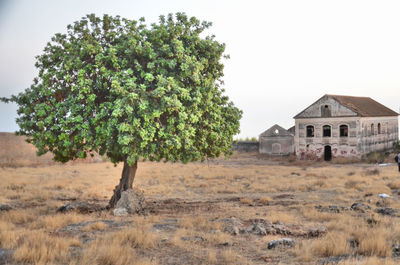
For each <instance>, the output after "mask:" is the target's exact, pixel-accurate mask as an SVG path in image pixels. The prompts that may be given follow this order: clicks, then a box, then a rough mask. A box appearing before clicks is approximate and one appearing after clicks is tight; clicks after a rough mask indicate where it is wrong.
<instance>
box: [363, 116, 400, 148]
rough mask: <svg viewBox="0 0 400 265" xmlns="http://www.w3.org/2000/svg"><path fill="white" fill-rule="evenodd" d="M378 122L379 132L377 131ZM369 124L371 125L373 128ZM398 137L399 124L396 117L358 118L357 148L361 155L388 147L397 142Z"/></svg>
mask: <svg viewBox="0 0 400 265" xmlns="http://www.w3.org/2000/svg"><path fill="white" fill-rule="evenodd" d="M379 124H380V132H378V125H379ZM371 125H373V129H372V126H371ZM398 139H399V125H398V118H397V117H379V118H374V117H371V118H370V117H368V118H367V117H365V118H360V143H359V149H360V152H361V154H362V155H366V154H368V153H371V152H374V151H381V150H387V149H390V148H392V147H393V145H394V144H396V143H397V142H398Z"/></svg>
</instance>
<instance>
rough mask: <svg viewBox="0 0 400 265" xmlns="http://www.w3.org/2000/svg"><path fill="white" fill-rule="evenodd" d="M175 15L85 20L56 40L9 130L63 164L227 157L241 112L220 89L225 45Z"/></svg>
mask: <svg viewBox="0 0 400 265" xmlns="http://www.w3.org/2000/svg"><path fill="white" fill-rule="evenodd" d="M210 26H211V23H209V22H201V21H199V20H198V19H197V18H195V17H190V18H189V17H187V16H186V15H185V14H184V13H177V14H175V15H172V14H169V15H168V16H166V17H165V16H160V18H159V22H158V23H153V24H151V25H150V26H148V25H146V24H145V20H144V19H140V20H139V21H135V20H130V19H125V18H120V17H119V16H115V17H112V16H109V15H104V16H103V17H102V18H100V17H96V16H95V15H94V14H91V15H87V16H86V17H83V18H82V19H81V20H79V21H77V22H75V23H73V24H72V25H68V27H67V29H68V30H67V33H66V34H61V33H58V34H55V36H54V37H52V39H51V42H49V43H48V44H47V45H46V47H45V48H44V51H43V54H41V55H39V56H37V62H36V67H37V68H38V70H39V73H38V76H37V77H36V78H35V79H34V81H33V84H32V85H31V86H30V88H27V89H26V90H25V91H24V92H22V93H20V94H18V95H17V96H12V97H11V98H10V99H3V101H14V102H16V103H17V104H18V106H19V108H18V118H17V120H16V121H17V124H18V125H19V127H20V130H19V132H18V134H20V135H26V136H28V141H29V142H31V143H33V144H34V145H35V146H36V147H37V149H38V154H39V155H40V154H44V153H46V152H49V151H50V152H52V153H53V154H54V159H55V160H57V161H61V162H66V161H69V160H71V159H76V158H85V157H86V156H87V155H88V154H93V153H94V152H98V153H99V154H101V155H107V156H108V157H109V158H110V159H111V161H112V162H114V163H117V162H120V161H125V162H127V163H128V164H130V165H131V164H133V163H135V162H136V161H138V160H146V159H149V160H152V161H154V160H155V161H160V160H165V161H183V162H189V161H194V160H204V159H205V158H208V157H210V158H212V157H218V156H220V155H221V154H229V153H230V152H231V148H232V137H233V135H235V134H236V133H238V132H239V120H240V118H241V115H242V112H241V111H240V110H239V109H238V108H236V107H235V106H234V105H233V103H232V102H231V101H230V100H229V98H228V97H227V96H226V95H224V90H223V88H222V85H223V81H222V77H223V68H224V65H223V63H222V62H221V61H222V58H223V57H224V50H225V44H221V43H219V42H217V41H216V40H215V38H214V36H206V37H202V36H203V35H204V34H205V33H204V31H205V30H206V29H208V28H209V27H210Z"/></svg>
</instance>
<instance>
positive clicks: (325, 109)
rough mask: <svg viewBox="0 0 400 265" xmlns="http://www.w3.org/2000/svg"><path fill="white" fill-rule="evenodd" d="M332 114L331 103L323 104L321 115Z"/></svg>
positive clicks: (328, 115)
mask: <svg viewBox="0 0 400 265" xmlns="http://www.w3.org/2000/svg"><path fill="white" fill-rule="evenodd" d="M330 116H331V107H330V106H329V105H322V106H321V117H330Z"/></svg>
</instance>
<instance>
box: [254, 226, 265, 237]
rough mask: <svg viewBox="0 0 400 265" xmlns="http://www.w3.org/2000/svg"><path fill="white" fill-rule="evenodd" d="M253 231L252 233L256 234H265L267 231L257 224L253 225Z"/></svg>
mask: <svg viewBox="0 0 400 265" xmlns="http://www.w3.org/2000/svg"><path fill="white" fill-rule="evenodd" d="M253 231H254V234H256V235H262V236H265V235H266V234H267V231H266V230H265V228H264V227H262V226H260V225H258V224H256V225H254V227H253Z"/></svg>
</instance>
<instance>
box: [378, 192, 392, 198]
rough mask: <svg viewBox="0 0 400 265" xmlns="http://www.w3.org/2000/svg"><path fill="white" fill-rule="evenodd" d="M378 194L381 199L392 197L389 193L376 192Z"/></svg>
mask: <svg viewBox="0 0 400 265" xmlns="http://www.w3.org/2000/svg"><path fill="white" fill-rule="evenodd" d="M378 196H379V198H382V199H388V198H392V197H391V196H390V195H388V194H386V193H381V194H378Z"/></svg>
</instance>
